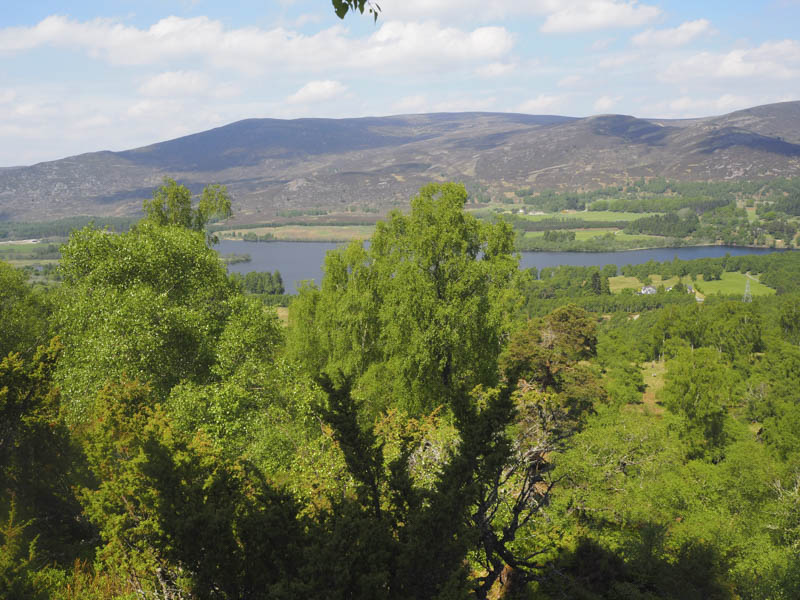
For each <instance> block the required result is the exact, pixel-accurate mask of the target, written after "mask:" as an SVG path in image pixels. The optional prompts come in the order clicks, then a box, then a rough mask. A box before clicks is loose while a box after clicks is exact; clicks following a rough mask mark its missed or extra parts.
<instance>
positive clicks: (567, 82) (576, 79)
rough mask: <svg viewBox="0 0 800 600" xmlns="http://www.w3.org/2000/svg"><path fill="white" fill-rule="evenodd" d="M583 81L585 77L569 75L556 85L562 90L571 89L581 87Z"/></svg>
mask: <svg viewBox="0 0 800 600" xmlns="http://www.w3.org/2000/svg"><path fill="white" fill-rule="evenodd" d="M582 81H583V77H581V76H580V75H567V76H566V77H562V78H561V79H559V80H558V83H557V84H556V85H557V86H558V87H561V88H571V87H575V86H577V85H580V83H581V82H582Z"/></svg>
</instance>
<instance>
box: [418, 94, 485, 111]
mask: <svg viewBox="0 0 800 600" xmlns="http://www.w3.org/2000/svg"><path fill="white" fill-rule="evenodd" d="M496 104H497V98H495V97H494V96H490V97H488V98H464V97H459V98H455V99H452V100H442V101H440V102H437V103H436V104H434V105H433V107H432V110H433V111H434V112H467V111H489V110H496Z"/></svg>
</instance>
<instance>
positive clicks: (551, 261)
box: [216, 240, 780, 294]
mask: <svg viewBox="0 0 800 600" xmlns="http://www.w3.org/2000/svg"><path fill="white" fill-rule="evenodd" d="M341 245H343V244H334V243H329V242H240V241H233V240H223V241H221V242H220V243H219V245H218V246H217V247H216V248H217V250H219V252H220V253H221V254H234V253H235V254H249V255H250V256H251V257H252V259H253V260H251V261H250V262H246V263H238V264H235V265H231V266H230V267H228V270H229V271H231V272H237V273H247V272H249V271H275V270H278V271H280V272H281V276H282V277H283V284H284V286H285V287H286V293H288V294H291V293H294V292H296V291H297V284H298V283H299V282H300V281H303V280H306V279H310V280H314V281H315V282H316V283H317V284H318V285H319V283H320V281H322V263H323V261H324V260H325V253H326V252H328V250H333V249H334V248H338V247H339V246H341ZM726 252H729V253H730V254H731V256H738V255H740V254H767V253H769V252H775V250H771V249H769V248H740V247H735V246H699V247H693V248H654V249H652V250H627V251H625V252H521V253H520V254H521V255H522V259H521V260H520V267H521V268H523V269H529V268H530V267H536V268H537V269H540V270H541V269H542V268H544V267H557V266H559V265H575V266H581V267H591V266H603V265H610V264H614V265H617V266H618V267H622V266H624V265H638V264H641V263H646V262H647V261H649V260H654V261H656V262H664V261H668V260H672V259H673V258H675V257H676V256H677V257H678V258H679V259H681V260H691V259H693V258H718V257H720V256H725V253H726ZM778 252H780V250H778Z"/></svg>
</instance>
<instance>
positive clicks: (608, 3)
mask: <svg viewBox="0 0 800 600" xmlns="http://www.w3.org/2000/svg"><path fill="white" fill-rule="evenodd" d="M380 5H381V8H382V9H383V14H384V15H387V16H390V17H391V18H393V19H404V20H410V21H424V20H430V19H438V20H441V21H443V22H444V21H446V22H449V23H454V22H461V21H472V22H489V21H494V20H497V19H506V18H509V17H514V16H529V15H532V16H543V17H545V22H544V24H543V25H542V28H541V30H542V31H543V32H545V33H573V32H579V31H590V30H595V29H606V28H617V27H637V26H639V25H644V24H647V23H650V22H652V21H653V20H654V19H655V18H657V17H658V16H659V15H660V14H661V10H660V9H658V8H657V7H655V6H650V5H646V4H640V3H639V2H638V1H637V0H382V1H381V3H380Z"/></svg>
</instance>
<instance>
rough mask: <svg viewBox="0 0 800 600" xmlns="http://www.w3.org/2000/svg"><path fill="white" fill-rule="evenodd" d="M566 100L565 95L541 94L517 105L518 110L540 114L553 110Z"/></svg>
mask: <svg viewBox="0 0 800 600" xmlns="http://www.w3.org/2000/svg"><path fill="white" fill-rule="evenodd" d="M563 101H564V98H563V96H549V95H547V94H539V95H538V96H536V98H531V99H530V100H527V101H525V102H523V103H522V104H520V105H518V106H517V109H516V110H517V111H518V112H521V113H529V114H538V113H544V112H548V111H552V110H553V109H554V108H555V107H557V106H558V105H559V104H562V103H563Z"/></svg>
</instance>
